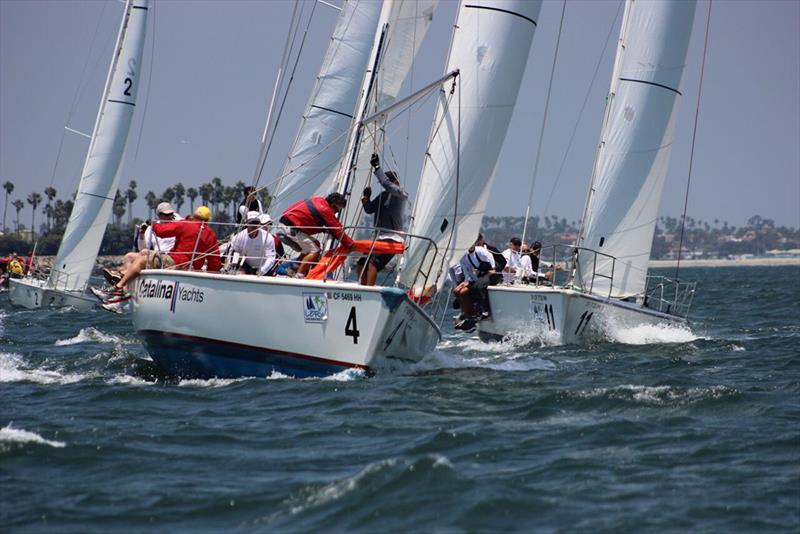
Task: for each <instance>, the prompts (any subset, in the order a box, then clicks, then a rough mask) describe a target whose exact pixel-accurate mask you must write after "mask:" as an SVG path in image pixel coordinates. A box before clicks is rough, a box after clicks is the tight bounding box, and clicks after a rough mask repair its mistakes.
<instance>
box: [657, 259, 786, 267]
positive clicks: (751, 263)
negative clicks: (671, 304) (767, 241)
mask: <svg viewBox="0 0 800 534" xmlns="http://www.w3.org/2000/svg"><path fill="white" fill-rule="evenodd" d="M677 264H678V262H677V261H675V260H650V267H654V268H659V267H665V268H669V267H676V266H677ZM797 265H800V258H743V259H736V260H719V259H717V260H681V267H786V266H797Z"/></svg>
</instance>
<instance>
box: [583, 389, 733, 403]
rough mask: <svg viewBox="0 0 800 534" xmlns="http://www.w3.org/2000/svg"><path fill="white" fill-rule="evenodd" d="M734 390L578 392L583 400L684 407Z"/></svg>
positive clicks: (594, 390) (724, 395)
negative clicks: (599, 399)
mask: <svg viewBox="0 0 800 534" xmlns="http://www.w3.org/2000/svg"><path fill="white" fill-rule="evenodd" d="M737 394H738V392H737V391H736V390H735V389H732V388H729V387H726V386H709V387H690V388H686V387H675V386H644V385H633V384H626V385H621V386H616V387H612V388H596V389H591V390H586V391H582V392H579V393H578V394H577V397H579V398H583V399H597V398H606V399H611V400H622V401H633V402H637V403H642V404H650V405H670V406H672V405H686V404H694V403H696V402H702V401H705V400H712V399H720V398H725V397H731V396H735V395H737Z"/></svg>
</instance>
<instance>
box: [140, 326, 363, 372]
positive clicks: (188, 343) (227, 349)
mask: <svg viewBox="0 0 800 534" xmlns="http://www.w3.org/2000/svg"><path fill="white" fill-rule="evenodd" d="M138 333H139V335H140V336H142V338H143V340H144V344H145V346H146V348H147V351H148V352H149V353H150V356H151V357H152V358H153V361H155V362H156V364H157V365H158V366H159V367H161V368H162V369H164V370H165V371H166V372H168V373H170V374H172V375H176V376H180V377H184V378H216V377H218V378H239V377H246V376H269V375H271V374H272V372H273V371H277V372H279V373H282V374H285V375H289V376H294V377H297V378H305V377H316V376H329V375H332V374H335V373H338V372H340V371H343V370H344V369H350V368H355V369H363V370H365V371H366V372H367V373H368V374H371V371H370V369H369V368H368V367H366V366H363V365H357V364H352V363H347V362H338V361H335V360H328V359H325V358H319V357H316V356H308V355H305V354H296V353H292V352H286V351H280V350H274V349H268V348H262V347H254V346H252V345H242V344H239V343H231V342H228V341H220V340H216V339H208V338H203V337H197V336H189V335H185V334H175V333H171V332H162V331H159V330H140V331H139V332H138Z"/></svg>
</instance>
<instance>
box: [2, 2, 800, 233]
mask: <svg viewBox="0 0 800 534" xmlns="http://www.w3.org/2000/svg"><path fill="white" fill-rule="evenodd" d="M334 3H339V0H334ZM561 6H562V4H561V2H555V1H546V2H545V4H544V6H543V8H542V13H541V16H540V20H539V25H538V29H537V31H536V35H535V37H534V42H533V48H532V52H531V57H530V60H529V62H528V66H527V69H526V72H525V78H524V81H523V85H522V89H521V91H520V97H519V101H518V103H517V109H516V112H515V115H514V120H513V121H512V123H511V128H510V130H509V134H508V137H507V138H506V142H505V145H504V148H503V151H502V154H501V161H500V164H499V166H498V168H497V181H496V185H495V188H494V190H493V192H492V194H491V198H490V201H489V206H488V213H489V214H490V215H522V214H524V212H525V207H526V204H527V197H528V190H529V187H530V180H531V175H532V168H533V162H534V161H533V160H534V156H535V153H536V146H537V142H538V139H539V132H540V129H541V121H542V115H543V111H544V97H545V94H546V90H547V82H548V75H549V70H550V64H551V62H552V57H553V51H554V48H555V41H556V35H557V33H558V25H559V18H560V15H561ZM122 7H123V4H122V3H120V2H118V1H113V0H112V1H108V2H103V1H101V0H90V1H73V0H62V1H48V0H35V1H22V0H0V181H2V182H4V181H6V180H11V181H12V182H14V183H15V184H16V190H15V191H14V193H13V194H12V200H13V199H14V198H23V199H24V198H25V197H26V196H27V195H28V194H29V193H30V192H31V191H33V190H36V191H40V192H41V191H42V190H43V189H44V188H45V187H47V186H48V185H50V184H51V181H52V182H53V185H54V186H55V187H56V189H58V191H59V197H62V198H63V197H66V196H67V195H68V194H70V193H71V192H72V191H74V190H75V189H76V188H77V184H78V180H79V174H80V169H81V166H82V164H83V159H84V157H85V154H86V148H87V146H88V141H87V140H86V139H84V138H82V137H79V136H76V135H74V134H69V133H68V134H66V136H65V137H64V144H63V149H62V152H61V157H60V158H59V160H58V166H57V168H56V172H55V176H53V167H54V165H55V163H56V159H57V154H58V147H59V142H60V140H61V138H62V134H63V127H64V125H65V124H67V119H68V114H69V112H70V110H71V109H73V99H74V98H75V95H76V93H77V94H78V97H79V98H78V103H77V105H76V106H74V111H73V113H72V116H71V118H70V119H69V126H70V127H72V128H75V129H77V130H81V131H84V132H89V133H90V132H91V128H92V125H93V123H94V119H95V114H96V111H97V106H98V100H99V95H100V92H101V90H102V86H103V82H104V78H105V75H106V71H107V68H108V63H109V60H110V54H111V48H112V45H113V41H114V38H115V36H116V31H117V29H118V25H119V19H120V16H121V13H122ZM455 7H456V3H455V2H453V1H449V0H441V3H440V7H439V9H438V11H437V12H436V14H435V16H434V21H433V24H432V25H431V28H430V31H429V34H428V37H427V39H426V41H425V42H424V43H423V46H422V49H421V53H420V59H419V60H418V61H417V62H416V63H415V68H414V72H413V86H414V87H415V88H416V87H420V86H422V85H424V84H426V83H427V82H429V81H431V80H433V79H435V78H438V77H439V76H440V75H441V72H442V69H443V68H444V63H445V54H446V50H447V45H448V43H449V39H450V29H451V27H452V23H453V17H454V14H455ZM618 7H619V2H618V1H616V0H614V1H604V0H597V1H591V2H587V1H569V2H568V3H567V7H566V16H565V22H564V28H563V31H562V39H561V49H560V51H559V59H558V63H557V67H556V72H555V78H554V81H553V97H552V100H551V108H550V112H549V118H548V125H547V128H546V130H545V134H544V138H543V139H544V145H543V151H542V160H541V162H540V168H539V177H538V179H537V184H536V188H535V192H534V199H535V200H534V205H533V210H532V213H533V214H535V215H545V214H558V215H560V216H564V217H567V218H569V219H570V220H574V219H577V218H578V217H579V213H580V210H581V209H582V207H583V202H584V197H585V194H586V188H587V185H588V179H589V176H590V173H591V167H592V161H593V158H594V152H595V147H596V144H597V140H598V136H599V131H600V121H601V118H602V114H603V110H604V105H605V93H606V91H607V90H608V86H609V79H610V75H611V65H612V61H613V55H614V50H615V42H616V37H617V35H618V32H619V16H617V13H618ZM306 8H307V9H310V8H311V4H308V5H307V6H306ZM291 9H292V3H291V2H288V1H282V0H271V1H259V0H251V1H230V0H229V1H225V2H221V1H219V2H217V1H210V0H206V1H192V2H190V1H178V0H159V1H157V2H156V6H155V9H154V10H151V11H150V14H151V20H150V24H151V26H150V30H151V31H150V34H149V36H148V42H147V44H146V49H147V53H146V56H145V62H146V63H145V66H144V67H143V70H144V71H146V72H149V70H150V69H151V68H152V78H151V81H150V83H149V85H148V83H147V80H146V79H145V80H143V84H142V85H141V86H140V95H139V102H140V105H139V106H137V115H136V118H135V120H134V128H133V130H132V134H131V138H130V141H129V145H128V156H127V163H126V167H125V170H124V173H123V175H122V184H123V185H127V183H128V181H129V180H130V179H135V180H136V181H137V182H138V183H139V196H140V199H141V198H142V197H143V196H144V194H145V193H146V192H147V191H148V190H153V191H154V192H156V193H157V194H158V193H160V192H161V191H163V190H164V188H165V187H167V186H168V185H172V184H173V183H175V182H177V181H182V182H183V183H184V185H186V186H187V187H188V186H190V185H199V184H200V183H202V182H205V181H208V180H210V179H211V177H213V176H220V177H222V178H223V179H224V180H225V182H226V183H228V184H231V185H232V184H233V183H234V182H235V181H237V180H242V181H244V182H246V183H250V181H251V179H252V175H253V170H254V168H255V165H256V159H257V157H258V151H259V144H258V143H259V138H260V135H261V131H262V129H263V124H264V120H265V117H266V108H267V104H268V101H269V97H270V95H271V91H272V87H273V84H274V81H275V76H276V72H277V69H278V63H279V61H280V54H281V51H282V47H283V41H284V39H285V37H286V31H287V26H288V23H289V19H290V13H291ZM707 12H708V4H707V2H704V1H702V2H700V3H699V4H698V8H697V17H696V19H695V25H694V32H693V36H692V42H691V44H690V48H689V62H688V66H687V70H686V74H685V76H684V80H683V84H682V90H683V93H684V98H683V101H682V102H681V107H680V115H679V122H678V130H677V135H676V142H675V144H674V147H673V154H672V162H671V166H670V173H669V176H668V178H667V185H666V189H665V193H664V200H663V203H662V209H661V212H662V214H665V215H673V216H677V215H679V214H680V213H681V211H682V209H683V198H684V192H685V187H686V177H687V171H688V161H689V151H690V142H691V134H692V126H693V120H694V114H695V107H696V103H697V88H698V80H699V71H700V60H701V57H702V50H703V36H704V32H705V22H706V14H707ZM153 15H154V16H153ZM336 15H337V12H336V11H335V10H334V9H331V8H330V7H327V6H325V5H322V4H317V6H316V10H315V15H314V19H313V21H312V24H311V31H310V32H309V36H308V40H307V42H306V44H305V51H304V53H303V58H302V61H301V62H300V65H299V67H298V70H297V73H296V75H295V81H294V85H293V87H292V91H291V94H290V98H289V99H288V101H287V104H286V108H285V112H284V115H283V119H282V121H281V124H280V128H279V130H278V136H277V140H276V143H275V146H274V147H273V150H272V152H271V154H270V158H269V160H268V163H267V171H266V173H265V178H266V179H267V180H271V179H272V178H273V177H275V176H276V175H277V173H278V172H279V170H280V168H281V167H282V165H283V161H284V158H285V156H286V153H287V152H288V148H289V145H290V144H291V141H292V140H293V138H294V135H295V133H296V130H297V126H298V124H299V119H300V115H301V114H302V110H303V107H304V105H305V102H306V100H307V98H308V94H309V92H310V89H311V85H312V83H313V79H314V76H315V75H316V73H317V70H318V68H319V65H320V63H321V61H322V56H323V54H324V52H325V48H326V46H327V43H328V40H329V38H330V34H331V32H332V30H333V26H334V23H335V19H336ZM153 22H155V31H154V32H153V31H152V28H153V26H152V24H153ZM95 28H99V31H98V33H97V38H96V40H95V43H94V46H92V47H91V49H90V43H91V42H92V38H93V36H94V35H95ZM609 32H612V38H611V41H610V44H609V48H608V50H607V51H606V53H605V54H604V55H603V57H602V58H601V56H600V52H601V50H602V49H603V45H604V43H605V41H606V37H607V36H608V35H609ZM153 36H155V43H154V46H153V42H152V39H153ZM151 50H154V59H153V57H152V56H151V55H150V54H151ZM87 57H88V58H89V60H88V63H87ZM598 61H600V68H599V74H598V76H597V79H596V81H595V84H594V86H593V88H592V91H591V93H590V94H589V100H588V103H587V105H586V109H585V111H584V113H583V115H582V116H581V120H580V123H579V124H578V129H577V134H576V136H575V140H574V142H573V144H572V147H571V149H570V151H569V153H568V154H567V155H566V159H565V150H566V148H567V144H568V141H569V139H570V135H571V134H572V131H573V128H574V127H575V125H576V121H577V119H578V116H579V115H578V114H579V110H580V108H581V105H582V103H583V101H584V96H585V95H586V93H587V90H588V89H589V83H590V81H591V79H592V74H593V72H594V70H595V67H596V65H597V64H598ZM84 64H87V65H88V67H87V72H86V74H84V76H83V77H81V73H82V70H83V67H84ZM705 76H706V77H705V82H704V88H703V92H704V94H703V98H702V100H701V104H700V118H699V123H698V128H697V142H696V146H695V160H694V170H693V176H692V187H691V192H690V197H689V210H688V212H689V215H691V216H694V217H695V218H700V219H703V220H707V221H709V222H713V220H714V219H719V220H720V222H722V221H728V222H730V223H731V224H735V225H740V224H742V223H744V222H745V221H746V220H747V218H748V217H750V216H751V215H753V214H756V213H758V214H761V215H764V216H769V217H773V218H774V219H775V220H776V222H777V223H779V224H786V225H791V226H800V2H798V1H795V0H785V1H776V2H770V1H734V0H716V1H715V2H714V3H713V7H712V15H711V30H710V37H709V48H708V56H707V60H706V73H705ZM407 85H408V84H407ZM79 87H80V88H81V89H80V90H78V89H79ZM146 92H149V95H148V97H147V106H146V108H147V111H146V114H144V118H145V120H144V129H143V130H142V135H141V144H139V143H138V140H139V138H140V137H139V130H140V125H141V122H142V118H143V113H142V112H143V111H144V109H145V105H144V102H145V96H146ZM410 118H411V124H410V128H408V127H404V129H403V130H402V131H397V132H395V133H394V135H393V138H394V139H400V140H401V139H402V138H405V137H406V136H409V137H410V138H411V141H410V143H409V148H408V150H407V151H406V149H405V147H403V146H402V145H403V144H404V143H402V142H400V141H398V142H397V146H396V147H395V154H397V155H398V159H399V160H401V168H400V169H399V170H400V171H401V174H402V175H403V176H405V177H407V181H409V182H412V181H415V180H416V176H418V173H419V167H420V164H421V161H422V148H421V147H423V146H424V144H425V142H426V141H427V137H428V134H429V130H430V121H431V120H432V109H431V108H430V106H428V107H427V108H425V107H423V108H421V109H419V110H417V111H416V112H415V113H414V114H413V116H411V117H410ZM407 121H408V118H406V119H404V120H403V121H402V122H403V123H405V124H406V125H407V124H408V122H407ZM398 124H399V123H398ZM137 146H138V157H136V158H135V159H134V155H135V154H136V153H137ZM564 159H565V165H564V167H563V170H562V172H561V173H560V175H559V173H558V170H559V167H560V166H561V162H562V160H564ZM557 176H558V181H557V183H556V177H557ZM554 184H555V187H554ZM551 191H552V196H551ZM0 193H1V192H0ZM29 209H30V208H29V207H28V206H27V205H26V209H25V212H23V221H25V220H29V215H25V213H28V214H29ZM145 209H146V208H145V204H144V202H143V201H142V200H139V201H137V204H136V208H135V212H136V213H137V214H138V215H142V214H144V213H145Z"/></svg>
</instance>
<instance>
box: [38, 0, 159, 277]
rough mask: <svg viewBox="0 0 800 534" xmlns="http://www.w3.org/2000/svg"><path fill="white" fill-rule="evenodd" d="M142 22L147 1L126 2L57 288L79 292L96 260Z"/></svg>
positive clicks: (134, 88) (121, 148)
mask: <svg viewBox="0 0 800 534" xmlns="http://www.w3.org/2000/svg"><path fill="white" fill-rule="evenodd" d="M146 23H147V2H146V0H128V2H127V3H126V5H125V10H124V14H123V18H122V23H121V25H120V30H119V33H118V35H117V41H116V45H115V47H114V54H113V56H112V59H111V65H110V67H109V73H108V77H107V79H106V84H105V87H104V90H103V95H102V98H101V100H100V107H99V110H98V113H97V118H96V119H95V125H94V129H93V131H92V140H91V142H90V144H89V150H88V152H87V154H86V161H85V162H84V166H83V170H82V171H81V182H80V185H79V187H78V193H77V195H76V197H75V204H74V206H73V208H72V213H71V214H70V219H69V222H68V223H67V228H66V229H65V231H64V236H63V238H62V240H61V245H60V247H59V249H58V255H57V256H56V261H55V263H54V264H53V271H52V274H51V275H50V279H49V285H50V286H52V287H55V288H57V289H65V290H67V291H80V290H83V289H84V288H85V287H86V285H87V284H88V282H89V277H90V276H91V272H92V268H93V267H94V263H95V260H96V259H97V253H98V251H99V250H100V243H101V241H102V240H103V234H104V233H105V228H106V226H107V224H108V220H109V218H110V216H111V209H112V206H113V202H114V196H113V195H114V192H115V191H116V189H117V184H118V182H119V171H120V167H121V164H122V159H123V157H124V153H125V145H126V143H127V139H128V134H129V132H130V126H131V121H132V118H133V112H134V109H135V107H136V96H137V93H138V87H139V78H140V76H139V74H140V72H141V66H142V56H143V53H144V40H145V32H146Z"/></svg>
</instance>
